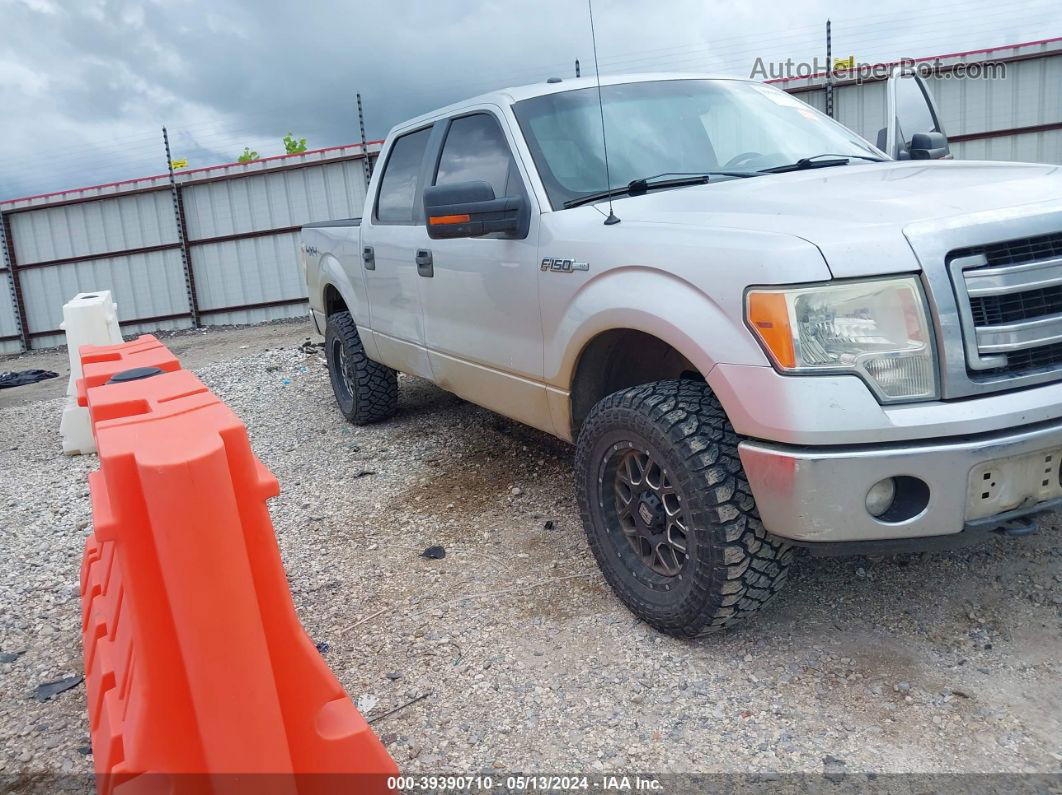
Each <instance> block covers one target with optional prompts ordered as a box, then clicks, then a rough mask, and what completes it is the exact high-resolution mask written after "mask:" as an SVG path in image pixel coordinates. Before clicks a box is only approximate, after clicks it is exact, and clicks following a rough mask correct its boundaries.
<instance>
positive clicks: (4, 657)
mask: <svg viewBox="0 0 1062 795" xmlns="http://www.w3.org/2000/svg"><path fill="white" fill-rule="evenodd" d="M25 653H26V650H25V649H22V650H21V651H5V652H0V663H9V662H14V661H15V660H17V659H18V658H19V657H21V656H22V655H23V654H25Z"/></svg>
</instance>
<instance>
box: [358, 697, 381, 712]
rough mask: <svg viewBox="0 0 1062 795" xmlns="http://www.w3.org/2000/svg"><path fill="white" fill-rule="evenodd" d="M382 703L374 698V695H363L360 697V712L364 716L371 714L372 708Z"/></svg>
mask: <svg viewBox="0 0 1062 795" xmlns="http://www.w3.org/2000/svg"><path fill="white" fill-rule="evenodd" d="M379 703H380V699H379V698H377V697H376V696H374V695H373V694H372V693H362V694H361V695H360V696H358V700H357V707H358V712H360V713H361V714H362V715H363V716H364V715H365V714H367V713H369V712H372V708H373V707H375V706H376V705H377V704H379Z"/></svg>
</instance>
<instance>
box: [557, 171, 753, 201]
mask: <svg viewBox="0 0 1062 795" xmlns="http://www.w3.org/2000/svg"><path fill="white" fill-rule="evenodd" d="M757 176H759V174H758V173H757V172H755V171H691V172H684V171H665V172H664V173H663V174H654V175H653V176H651V177H642V178H641V179H632V180H631V181H630V182H628V183H627V184H626V186H624V187H615V188H611V189H610V190H602V191H598V192H597V193H588V194H587V195H586V196H579V197H577V198H575V199H569V200H568V201H566V202H564V207H565V209H567V208H570V207H578V206H579V205H581V204H589V203H590V202H596V201H601V200H602V199H611V198H613V197H615V196H641V195H642V194H644V193H648V192H649V191H651V190H660V189H664V188H682V187H685V186H687V185H703V184H705V183H706V182H708V181H709V180H710V179H711V178H712V177H757ZM661 177H673V179H661Z"/></svg>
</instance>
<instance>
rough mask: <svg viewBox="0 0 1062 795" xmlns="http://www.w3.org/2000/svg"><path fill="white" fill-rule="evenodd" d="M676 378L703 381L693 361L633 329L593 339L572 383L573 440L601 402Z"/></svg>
mask: <svg viewBox="0 0 1062 795" xmlns="http://www.w3.org/2000/svg"><path fill="white" fill-rule="evenodd" d="M677 378H692V379H696V380H698V381H703V380H704V377H703V376H702V375H701V374H700V373H699V372H698V371H697V368H696V367H694V366H693V364H691V363H690V360H689V359H687V358H686V357H685V356H683V355H682V354H681V353H679V352H678V351H677V350H675V349H674V348H672V347H671V346H670V345H668V344H667V343H666V342H664V341H663V340H660V339H657V338H656V337H654V336H652V335H651V334H646V333H645V332H643V331H634V330H632V329H614V330H612V331H606V332H603V333H602V334H599V335H598V336H596V337H594V338H593V339H592V340H591V341H590V342H589V343H588V344H587V346H586V347H585V348H584V349H583V352H582V353H581V354H580V355H579V363H578V364H577V365H576V367H575V377H574V378H573V379H572V398H571V405H572V438H575V437H577V436H578V435H579V429H580V428H581V427H582V425H583V421H584V420H585V419H586V415H587V414H589V413H590V409H592V408H593V407H594V406H595V405H596V404H597V403H598V401H600V400H601V399H602V398H603V397H605V396H606V395H611V394H612V393H613V392H617V391H619V390H621V389H626V388H628V387H632V386H637V385H638V384H647V383H649V382H651V381H664V380H669V379H677Z"/></svg>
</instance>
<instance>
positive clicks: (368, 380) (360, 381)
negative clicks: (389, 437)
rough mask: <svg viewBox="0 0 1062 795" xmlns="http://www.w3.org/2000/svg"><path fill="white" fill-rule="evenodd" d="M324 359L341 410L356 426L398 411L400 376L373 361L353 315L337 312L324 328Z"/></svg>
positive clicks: (329, 317) (329, 318)
mask: <svg viewBox="0 0 1062 795" xmlns="http://www.w3.org/2000/svg"><path fill="white" fill-rule="evenodd" d="M325 359H326V360H327V361H328V374H329V377H330V378H331V381H332V392H333V393H334V394H335V396H336V403H337V404H339V411H340V412H341V413H342V414H343V416H344V417H346V418H347V419H348V420H349V421H350V422H353V423H354V424H355V425H364V424H365V423H369V422H379V421H380V420H385V419H387V418H388V417H390V416H391V415H393V414H394V413H395V410H396V409H397V408H398V374H397V373H396V372H395V371H394V370H392V369H391V368H390V367H386V366H385V365H382V364H380V363H379V362H374V361H373V360H372V359H370V358H369V357H368V356H367V355H366V353H365V348H364V346H363V345H362V344H361V336H360V335H359V334H358V327H357V326H356V325H354V318H352V317H351V316H350V312H334V313H333V314H331V315H329V316H328V325H327V326H326V327H325Z"/></svg>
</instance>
